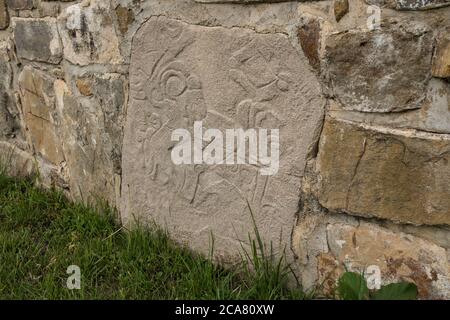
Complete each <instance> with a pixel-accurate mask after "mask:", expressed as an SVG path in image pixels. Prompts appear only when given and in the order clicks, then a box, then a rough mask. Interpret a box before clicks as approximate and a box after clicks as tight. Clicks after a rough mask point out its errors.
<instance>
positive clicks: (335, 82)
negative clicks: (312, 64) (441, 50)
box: [326, 26, 433, 112]
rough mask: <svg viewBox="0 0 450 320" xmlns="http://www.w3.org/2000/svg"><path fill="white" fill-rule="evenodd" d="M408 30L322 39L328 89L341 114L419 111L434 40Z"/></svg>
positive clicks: (333, 36) (386, 28) (422, 31)
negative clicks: (339, 107) (324, 47)
mask: <svg viewBox="0 0 450 320" xmlns="http://www.w3.org/2000/svg"><path fill="white" fill-rule="evenodd" d="M408 27H409V26H404V27H402V28H395V29H393V28H388V27H383V28H382V30H380V31H373V32H365V31H350V32H346V33H338V34H334V35H331V36H330V37H328V38H327V43H326V51H327V52H326V60H327V66H328V67H329V68H328V74H329V78H330V85H331V87H332V89H333V90H334V94H335V96H336V99H338V100H339V101H340V102H341V103H342V104H343V106H344V108H345V109H347V110H356V111H364V112H390V111H403V110H408V109H415V108H419V106H420V104H421V103H422V102H423V100H424V98H425V97H424V93H425V92H426V90H425V88H426V86H427V84H428V81H429V78H430V61H431V55H432V48H433V35H432V33H431V32H429V31H427V30H420V29H419V30H417V29H413V28H412V27H411V28H410V30H408V29H407V28H408Z"/></svg>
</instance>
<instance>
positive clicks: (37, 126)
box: [19, 67, 65, 165]
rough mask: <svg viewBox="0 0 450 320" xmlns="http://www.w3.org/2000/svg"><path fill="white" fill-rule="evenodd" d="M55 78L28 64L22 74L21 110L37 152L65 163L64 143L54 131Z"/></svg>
mask: <svg viewBox="0 0 450 320" xmlns="http://www.w3.org/2000/svg"><path fill="white" fill-rule="evenodd" d="M54 80H55V79H54V78H52V77H51V76H49V75H47V74H45V73H43V72H41V71H38V70H36V69H33V68H30V67H26V68H25V69H24V70H23V71H22V73H21V74H20V77H19V87H20V91H21V101H22V112H23V118H24V122H25V126H26V128H27V131H28V135H29V139H30V141H31V143H32V145H33V148H34V151H35V152H36V153H38V154H39V155H41V156H42V157H44V158H45V159H47V160H48V161H50V162H51V163H52V164H54V165H58V164H60V163H61V162H63V161H64V160H65V159H64V154H63V152H62V150H61V142H60V140H59V137H58V135H57V133H56V131H55V119H54V111H55V104H54V103H55V97H54V91H53V82H54Z"/></svg>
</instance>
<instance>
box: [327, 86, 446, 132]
mask: <svg viewBox="0 0 450 320" xmlns="http://www.w3.org/2000/svg"><path fill="white" fill-rule="evenodd" d="M329 115H330V116H332V117H333V118H339V119H343V120H348V121H353V122H360V123H365V124H368V125H376V126H384V127H391V128H404V129H417V130H421V131H427V132H434V133H450V86H449V85H448V84H447V83H445V81H442V80H439V79H432V80H431V81H430V83H429V85H428V88H427V96H426V99H425V100H424V102H423V104H422V105H421V108H420V109H416V110H409V111H405V112H398V113H367V112H357V111H345V110H342V106H340V105H339V104H337V103H335V102H334V101H331V102H330V112H329Z"/></svg>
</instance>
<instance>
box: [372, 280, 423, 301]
mask: <svg viewBox="0 0 450 320" xmlns="http://www.w3.org/2000/svg"><path fill="white" fill-rule="evenodd" d="M373 299H374V300H416V299H417V286H416V285H415V284H413V283H407V282H401V283H391V284H388V285H387V286H383V287H381V289H380V290H378V291H377V292H375V293H374V294H373Z"/></svg>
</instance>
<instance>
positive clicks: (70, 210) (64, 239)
mask: <svg viewBox="0 0 450 320" xmlns="http://www.w3.org/2000/svg"><path fill="white" fill-rule="evenodd" d="M113 217H114V211H113V210H111V209H108V208H107V207H104V208H102V209H94V208H92V207H86V206H84V205H82V204H77V203H72V202H70V201H68V200H67V199H66V198H65V197H64V196H63V195H62V194H61V193H59V192H57V191H54V190H52V191H44V190H41V189H39V188H36V187H34V185H33V183H32V182H31V180H27V179H20V180H19V179H14V178H10V177H6V176H5V175H2V174H0V299H301V298H304V296H303V294H302V292H301V290H300V288H298V289H287V287H286V283H287V279H288V277H289V268H288V267H287V266H286V265H285V264H284V260H282V259H280V260H274V259H273V258H272V256H271V255H270V254H267V253H265V251H266V249H265V248H264V245H263V244H262V242H261V241H260V238H259V236H258V234H257V232H256V236H257V239H256V240H255V241H252V243H253V246H252V249H250V252H244V253H243V255H242V256H243V261H242V263H241V264H239V265H237V266H236V267H234V268H228V269H225V268H223V267H220V266H217V265H215V264H213V263H211V262H210V260H209V259H206V258H204V257H201V256H198V255H196V254H193V253H192V252H190V251H189V250H188V249H186V248H182V247H179V246H177V245H176V244H174V243H173V242H172V241H171V240H170V239H169V237H168V236H167V235H166V234H165V233H164V232H162V231H160V230H156V229H155V230H150V229H144V228H137V229H136V230H133V231H124V230H123V229H121V228H120V226H119V225H117V224H116V223H115V219H114V218H113ZM256 231H257V230H256ZM70 265H77V266H79V267H80V268H81V289H80V290H69V289H68V288H67V287H66V281H67V278H68V277H69V275H68V274H66V270H67V267H69V266H70Z"/></svg>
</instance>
